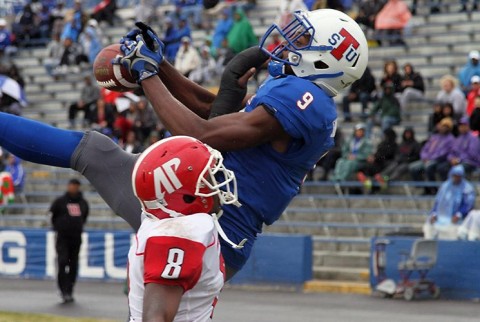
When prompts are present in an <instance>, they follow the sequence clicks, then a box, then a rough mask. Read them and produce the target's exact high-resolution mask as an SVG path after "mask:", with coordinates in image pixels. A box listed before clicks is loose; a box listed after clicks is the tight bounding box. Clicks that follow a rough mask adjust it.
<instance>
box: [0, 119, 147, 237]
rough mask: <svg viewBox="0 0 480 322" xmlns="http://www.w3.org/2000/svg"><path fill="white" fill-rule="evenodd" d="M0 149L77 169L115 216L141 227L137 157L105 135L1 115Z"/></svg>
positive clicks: (131, 224) (46, 162) (45, 162)
mask: <svg viewBox="0 0 480 322" xmlns="http://www.w3.org/2000/svg"><path fill="white" fill-rule="evenodd" d="M0 146H2V147H3V148H5V149H6V150H8V151H10V152H11V153H13V154H15V155H17V156H18V157H20V158H22V159H24V160H26V161H30V162H34V163H38V164H45V165H51V166H55V167H62V168H72V169H74V170H77V171H78V172H80V173H81V174H83V175H84V176H85V177H86V178H87V179H88V180H89V181H90V182H91V183H92V185H93V186H94V187H95V189H97V191H98V193H99V194H100V196H101V197H102V198H103V199H104V200H105V201H106V202H107V204H108V205H109V206H110V208H112V210H113V211H114V212H115V213H116V214H117V215H118V216H120V217H122V218H123V219H124V220H125V221H127V222H128V223H129V225H130V226H131V227H132V228H133V229H134V230H135V231H136V230H137V229H138V227H140V221H141V208H140V203H139V202H138V200H137V198H135V196H134V194H133V190H132V185H131V174H132V170H133V165H134V163H135V160H136V159H137V155H134V154H130V153H127V152H125V151H123V150H122V149H121V148H120V147H119V146H118V145H117V144H115V143H114V142H113V141H112V140H111V139H110V138H108V137H106V136H105V135H103V134H100V133H98V132H94V131H87V132H85V133H84V132H78V131H70V130H62V129H58V128H55V127H52V126H49V125H47V124H43V123H40V122H37V121H33V120H29V119H26V118H22V117H18V116H14V115H11V114H6V113H0Z"/></svg>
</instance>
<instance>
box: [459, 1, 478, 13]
mask: <svg viewBox="0 0 480 322" xmlns="http://www.w3.org/2000/svg"><path fill="white" fill-rule="evenodd" d="M472 2H473V5H472V10H468V8H467V4H468V0H461V3H462V9H460V12H467V11H468V12H470V11H477V10H478V0H473V1H472Z"/></svg>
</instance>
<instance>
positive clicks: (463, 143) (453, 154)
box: [438, 116, 480, 180]
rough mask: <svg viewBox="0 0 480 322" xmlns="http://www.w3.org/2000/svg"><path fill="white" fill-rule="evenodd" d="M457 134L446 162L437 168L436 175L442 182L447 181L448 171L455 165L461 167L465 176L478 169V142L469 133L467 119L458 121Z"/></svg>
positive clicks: (463, 118)
mask: <svg viewBox="0 0 480 322" xmlns="http://www.w3.org/2000/svg"><path fill="white" fill-rule="evenodd" d="M458 132H459V133H458V136H457V137H456V138H455V141H454V143H453V146H452V149H451V150H450V153H449V154H448V156H447V160H446V161H444V162H442V164H440V165H439V166H438V174H439V176H440V178H441V179H442V180H446V179H447V177H448V171H449V170H450V168H451V167H454V166H456V165H459V164H461V165H463V168H464V169H465V173H466V174H467V175H469V174H471V173H472V172H473V171H475V169H477V168H478V167H480V140H479V139H478V137H476V136H475V135H474V134H473V133H472V131H470V125H469V120H468V117H466V116H464V117H462V118H461V119H460V121H459V122H458Z"/></svg>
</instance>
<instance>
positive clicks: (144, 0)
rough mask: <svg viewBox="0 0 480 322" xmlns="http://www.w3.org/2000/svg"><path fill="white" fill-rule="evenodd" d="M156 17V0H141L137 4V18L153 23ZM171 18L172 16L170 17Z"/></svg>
mask: <svg viewBox="0 0 480 322" xmlns="http://www.w3.org/2000/svg"><path fill="white" fill-rule="evenodd" d="M155 18H156V0H140V1H137V5H136V6H135V20H136V21H144V22H145V23H147V24H151V23H152V22H153V21H154V19H155ZM165 18H168V17H165ZM169 19H170V18H169Z"/></svg>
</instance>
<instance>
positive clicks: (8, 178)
mask: <svg viewBox="0 0 480 322" xmlns="http://www.w3.org/2000/svg"><path fill="white" fill-rule="evenodd" d="M14 202H15V191H14V186H13V178H12V175H11V174H10V172H7V171H6V170H5V164H3V162H2V163H0V214H3V213H4V211H5V206H6V205H11V204H12V203H14Z"/></svg>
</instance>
